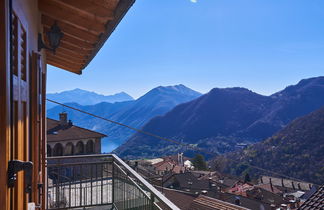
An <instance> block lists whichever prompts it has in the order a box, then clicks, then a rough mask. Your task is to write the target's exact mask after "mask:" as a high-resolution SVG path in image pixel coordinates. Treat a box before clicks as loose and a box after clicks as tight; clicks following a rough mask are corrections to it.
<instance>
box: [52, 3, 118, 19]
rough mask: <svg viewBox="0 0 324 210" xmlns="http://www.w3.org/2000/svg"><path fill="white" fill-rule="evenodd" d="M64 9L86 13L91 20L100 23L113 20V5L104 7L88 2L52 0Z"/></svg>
mask: <svg viewBox="0 0 324 210" xmlns="http://www.w3.org/2000/svg"><path fill="white" fill-rule="evenodd" d="M53 1H56V2H57V3H59V4H62V5H64V6H66V7H71V8H73V9H75V10H77V11H78V12H80V13H87V15H89V16H92V18H93V19H98V20H100V21H101V22H102V23H106V22H107V21H108V20H112V19H114V10H115V8H116V6H117V5H116V6H115V7H114V5H113V4H111V5H110V7H104V6H101V5H98V4H95V3H93V2H92V1H89V0H77V1H76V0H53Z"/></svg>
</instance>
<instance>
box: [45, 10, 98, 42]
mask: <svg viewBox="0 0 324 210" xmlns="http://www.w3.org/2000/svg"><path fill="white" fill-rule="evenodd" d="M41 19H42V24H43V25H44V26H45V27H47V28H50V27H51V26H52V25H53V24H54V22H55V20H54V19H52V18H51V17H48V16H46V15H42V18H41ZM57 25H58V26H59V27H60V28H61V30H62V31H63V33H64V34H68V35H70V36H73V37H78V38H80V39H82V40H86V41H89V42H91V43H96V42H98V40H99V36H98V35H94V34H92V33H90V32H88V31H85V30H82V29H80V28H77V27H75V26H73V25H70V24H67V23H64V22H61V21H57Z"/></svg>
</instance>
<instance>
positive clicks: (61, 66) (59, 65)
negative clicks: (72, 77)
mask: <svg viewBox="0 0 324 210" xmlns="http://www.w3.org/2000/svg"><path fill="white" fill-rule="evenodd" d="M47 64H49V65H52V66H55V67H57V68H60V69H64V70H67V71H70V72H72V73H76V74H81V71H80V69H79V68H75V67H69V66H64V65H62V64H60V63H57V62H55V61H52V60H50V59H49V60H47Z"/></svg>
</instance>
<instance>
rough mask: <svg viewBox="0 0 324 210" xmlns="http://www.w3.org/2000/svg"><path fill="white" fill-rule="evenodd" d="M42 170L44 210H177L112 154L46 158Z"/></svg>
mask: <svg viewBox="0 0 324 210" xmlns="http://www.w3.org/2000/svg"><path fill="white" fill-rule="evenodd" d="M46 167H47V188H46V190H47V204H46V209H96V210H97V209H98V210H99V209H139V210H141V209H145V210H146V209H150V210H153V209H154V210H155V209H170V210H177V209H179V208H178V207H176V206H175V205H174V204H173V203H172V202H170V201H169V200H168V199H167V198H166V197H164V196H163V195H162V194H161V193H160V192H159V191H157V190H156V189H155V188H154V187H153V186H152V185H150V184H149V183H148V182H147V181H146V180H145V179H143V178H142V177H141V176H140V175H139V174H137V173H136V172H135V171H134V170H133V169H132V168H131V167H129V166H128V165H127V164H126V163H125V162H123V161H122V160H121V159H120V158H119V157H118V156H116V155H113V154H111V155H82V156H60V157H49V158H47V166H46Z"/></svg>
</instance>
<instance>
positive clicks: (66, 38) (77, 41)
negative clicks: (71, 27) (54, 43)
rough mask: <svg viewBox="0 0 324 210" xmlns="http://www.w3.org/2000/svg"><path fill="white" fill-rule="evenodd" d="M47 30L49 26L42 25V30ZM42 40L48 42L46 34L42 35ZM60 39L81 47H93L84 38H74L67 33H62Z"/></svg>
mask: <svg viewBox="0 0 324 210" xmlns="http://www.w3.org/2000/svg"><path fill="white" fill-rule="evenodd" d="M49 30H50V29H49V28H47V27H44V32H45V33H46V32H48V31H49ZM44 40H45V41H46V43H48V40H47V37H46V36H45V37H44ZM61 41H64V42H69V43H71V44H73V45H76V46H79V47H80V48H83V49H89V50H92V49H94V48H95V44H94V43H93V44H92V43H89V42H86V41H84V40H80V39H76V38H74V37H71V36H69V35H68V34H64V36H63V37H62V39H61Z"/></svg>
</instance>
